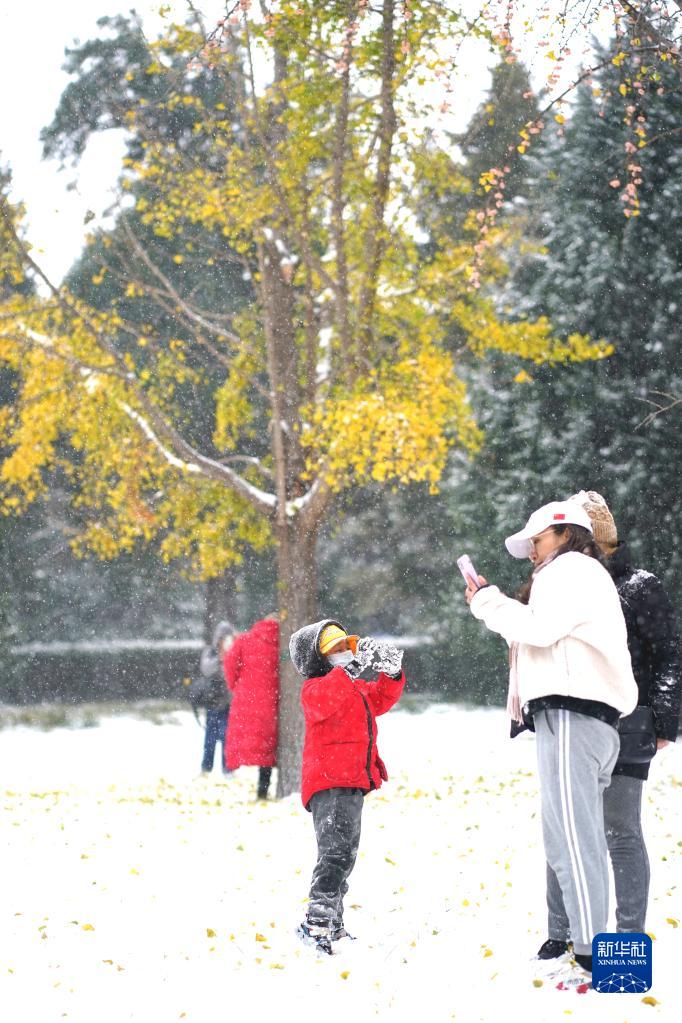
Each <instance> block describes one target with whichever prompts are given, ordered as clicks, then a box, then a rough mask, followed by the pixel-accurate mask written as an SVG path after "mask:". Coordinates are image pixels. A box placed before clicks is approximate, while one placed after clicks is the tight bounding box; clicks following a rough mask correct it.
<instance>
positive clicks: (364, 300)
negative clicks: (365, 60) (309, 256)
mask: <svg viewBox="0 0 682 1023" xmlns="http://www.w3.org/2000/svg"><path fill="white" fill-rule="evenodd" d="M394 13H395V3H394V0H385V2H384V4H383V50H382V58H381V119H380V124H379V140H380V141H379V156H378V162H377V177H376V182H375V186H374V196H373V202H372V219H371V223H370V225H369V227H368V228H367V237H366V241H365V260H364V263H365V269H364V279H363V284H362V288H361V290H360V303H359V306H360V308H359V321H360V345H361V351H360V354H361V355H362V356H364V357H365V358H367V356H368V354H369V351H370V350H371V346H372V340H373V334H374V331H373V327H372V321H373V318H374V307H375V302H376V294H377V287H378V281H379V271H380V269H381V261H382V259H383V254H384V249H385V245H386V240H385V234H384V216H385V212H386V203H387V200H388V193H389V185H390V181H391V154H392V151H393V138H394V135H395V130H396V113H395V107H394V103H393V78H394V74H395V66H396V61H395V38H394V26H393V19H394Z"/></svg>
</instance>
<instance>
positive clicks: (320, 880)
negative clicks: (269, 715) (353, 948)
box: [289, 619, 405, 955]
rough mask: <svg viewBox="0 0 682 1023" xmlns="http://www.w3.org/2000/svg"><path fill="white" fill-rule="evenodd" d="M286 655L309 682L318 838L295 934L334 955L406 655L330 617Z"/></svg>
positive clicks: (311, 805) (307, 786)
mask: <svg viewBox="0 0 682 1023" xmlns="http://www.w3.org/2000/svg"><path fill="white" fill-rule="evenodd" d="M289 650H290V653H291V659H292V661H293V663H294V665H295V667H296V669H297V671H298V672H299V673H300V674H301V675H303V677H304V678H305V679H306V681H305V682H304V683H303V688H302V691H301V705H302V707H303V715H304V718H305V743H304V747H303V776H302V783H301V798H302V800H303V805H304V806H305V808H306V810H309V811H311V812H312V815H313V824H314V826H315V836H316V838H317V863H316V865H315V869H314V871H313V878H312V883H311V886H310V901H309V904H308V913H307V916H306V919H305V921H304V922H303V923H302V924H301V925H300V927H299V928H298V934H299V936H300V937H301V938H303V939H304V940H306V941H308V942H314V944H315V945H316V946H317V947H318V948H319V949H320V950H321V951H323V952H326V953H328V954H329V955H331V954H332V942H334V941H338V940H339V938H342V937H345V936H346V933H347V932H346V931H345V930H344V927H343V898H344V895H345V894H346V892H347V891H348V877H349V876H350V873H351V871H352V869H353V866H354V865H355V859H356V857H357V853H358V845H359V842H360V821H361V817H362V804H363V799H364V797H365V794H366V793H367V792H369V791H370V790H371V789H378V788H379V787H380V785H381V783H382V781H386V779H387V777H388V775H387V774H386V768H385V767H384V763H383V761H382V759H381V757H380V756H379V753H378V750H377V724H376V717H377V716H378V715H379V714H385V713H386V711H387V710H390V709H391V707H392V706H393V704H394V703H396V702H397V701H398V700H399V699H400V695H401V693H402V691H403V686H404V684H405V678H404V675H403V672H402V668H401V664H402V657H403V652H402V650H397V649H396V648H395V647H392V646H390V645H389V644H387V643H377V642H376V640H373V639H361V640H359V641H358V637H357V636H349V635H348V634H347V632H346V631H345V629H344V628H343V627H342V626H341V625H340V624H339V623H338V622H335V621H333V620H332V619H324V620H323V621H321V622H316V623H315V624H313V625H307V626H306V627H305V628H303V629H299V631H298V632H295V633H294V635H293V636H292V637H291V641H290V644H289ZM366 669H369V670H374V671H378V672H379V677H378V679H377V680H376V682H365V681H364V680H363V679H361V678H358V677H357V676H358V675H359V674H360V672H361V671H364V670H366Z"/></svg>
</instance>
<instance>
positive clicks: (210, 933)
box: [206, 927, 215, 938]
mask: <svg viewBox="0 0 682 1023" xmlns="http://www.w3.org/2000/svg"><path fill="white" fill-rule="evenodd" d="M206 937H207V938H215V931H214V930H213V928H212V927H207V928H206Z"/></svg>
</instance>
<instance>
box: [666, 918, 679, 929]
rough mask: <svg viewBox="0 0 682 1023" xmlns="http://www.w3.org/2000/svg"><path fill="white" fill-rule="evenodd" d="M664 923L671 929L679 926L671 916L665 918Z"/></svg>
mask: <svg viewBox="0 0 682 1023" xmlns="http://www.w3.org/2000/svg"><path fill="white" fill-rule="evenodd" d="M665 922H666V923H667V924H670V926H671V927H679V926H680V921H679V920H676V919H675V918H674V917H673V916H669V917H666V921H665Z"/></svg>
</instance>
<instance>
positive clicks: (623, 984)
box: [592, 932, 651, 995]
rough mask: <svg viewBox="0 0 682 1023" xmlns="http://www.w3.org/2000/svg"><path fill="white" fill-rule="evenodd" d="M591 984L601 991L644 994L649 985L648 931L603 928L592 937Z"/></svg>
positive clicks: (604, 992) (649, 948)
mask: <svg viewBox="0 0 682 1023" xmlns="http://www.w3.org/2000/svg"><path fill="white" fill-rule="evenodd" d="M592 987H593V988H594V990H595V991H598V992H599V993H600V994H602V995H621V994H634V995H637V994H643V993H644V992H645V991H648V990H649V988H650V987H651V938H650V937H649V935H648V934H639V933H629V932H628V933H622V932H621V933H620V934H609V933H607V932H603V933H602V934H597V935H595V937H594V938H593V939H592Z"/></svg>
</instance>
